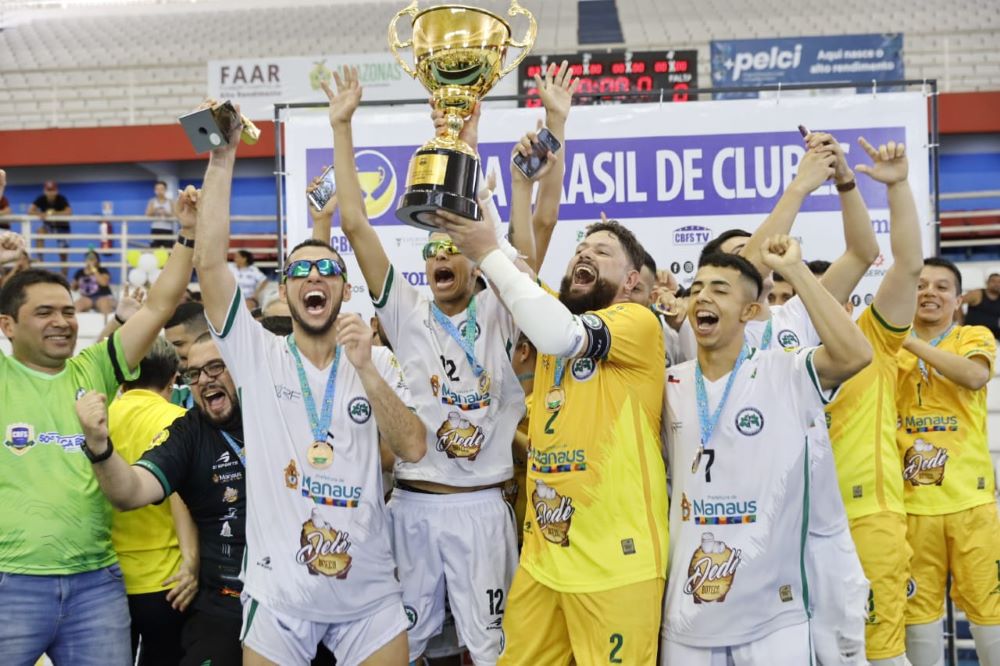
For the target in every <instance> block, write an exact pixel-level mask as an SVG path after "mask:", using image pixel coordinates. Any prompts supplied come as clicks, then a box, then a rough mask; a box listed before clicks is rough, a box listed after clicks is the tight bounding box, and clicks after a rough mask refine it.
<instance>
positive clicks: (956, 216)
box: [939, 190, 1000, 248]
mask: <svg viewBox="0 0 1000 666" xmlns="http://www.w3.org/2000/svg"><path fill="white" fill-rule="evenodd" d="M940 197H941V200H942V201H962V200H968V199H993V198H997V197H1000V190H979V191H974V192H950V193H948V194H941V195H940ZM994 217H996V218H1000V208H989V209H979V210H950V211H942V212H941V222H942V224H941V225H940V227H939V229H940V235H941V247H942V248H945V247H976V246H983V245H1000V223H997V224H949V225H947V226H945V225H944V224H943V223H944V221H945V220H972V219H978V218H994ZM983 233H985V234H988V235H986V236H985V237H983V238H955V237H956V236H963V235H968V234H975V235H977V236H978V235H980V234H983Z"/></svg>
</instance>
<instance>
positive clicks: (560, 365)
mask: <svg viewBox="0 0 1000 666" xmlns="http://www.w3.org/2000/svg"><path fill="white" fill-rule="evenodd" d="M565 374H566V359H564V358H557V359H556V377H555V386H562V380H563V375H565Z"/></svg>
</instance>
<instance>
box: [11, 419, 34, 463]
mask: <svg viewBox="0 0 1000 666" xmlns="http://www.w3.org/2000/svg"><path fill="white" fill-rule="evenodd" d="M3 445H4V446H6V447H7V450H8V451H10V452H11V453H13V454H15V455H18V456H23V455H24V454H25V453H27V451H28V449H30V448H31V447H33V446H34V445H35V429H34V427H32V426H31V425H29V424H27V423H11V424H10V425H9V426H7V436H6V437H4V440H3Z"/></svg>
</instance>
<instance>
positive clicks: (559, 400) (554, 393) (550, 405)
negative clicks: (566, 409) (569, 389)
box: [545, 386, 566, 412]
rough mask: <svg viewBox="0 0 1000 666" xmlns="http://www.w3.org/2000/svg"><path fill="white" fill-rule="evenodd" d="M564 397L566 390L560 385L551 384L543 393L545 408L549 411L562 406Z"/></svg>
mask: <svg viewBox="0 0 1000 666" xmlns="http://www.w3.org/2000/svg"><path fill="white" fill-rule="evenodd" d="M565 399H566V391H565V390H563V387H562V386H553V387H552V388H550V389H549V392H548V393H546V394H545V409H547V410H548V411H550V412H557V411H559V410H560V409H561V408H562V404H563V400H565Z"/></svg>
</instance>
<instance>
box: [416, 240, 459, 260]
mask: <svg viewBox="0 0 1000 666" xmlns="http://www.w3.org/2000/svg"><path fill="white" fill-rule="evenodd" d="M441 250H444V251H445V254H462V251H461V250H459V249H458V247H457V246H456V245H455V244H454V243H453V242H451V241H450V240H435V241H431V242H429V243H427V245H424V250H423V255H424V261H427V260H428V259H430V258H431V257H435V256H437V253H438V252H440V251H441Z"/></svg>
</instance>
